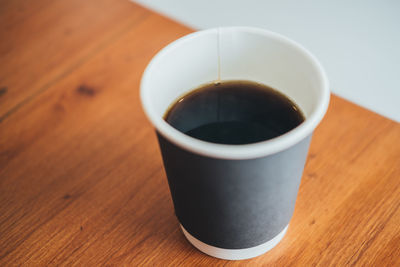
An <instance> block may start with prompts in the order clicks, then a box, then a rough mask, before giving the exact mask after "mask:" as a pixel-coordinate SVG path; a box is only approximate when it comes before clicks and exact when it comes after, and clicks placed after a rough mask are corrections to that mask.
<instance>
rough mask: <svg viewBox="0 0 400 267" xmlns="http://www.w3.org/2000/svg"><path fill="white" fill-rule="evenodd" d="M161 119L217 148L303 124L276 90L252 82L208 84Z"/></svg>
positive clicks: (297, 111)
mask: <svg viewBox="0 0 400 267" xmlns="http://www.w3.org/2000/svg"><path fill="white" fill-rule="evenodd" d="M164 119H165V120H166V121H167V122H168V123H169V124H170V125H171V126H173V127H174V128H176V129H177V130H179V131H181V132H183V133H185V134H187V135H189V136H191V137H194V138H197V139H200V140H203V141H207V142H212V143H219V144H231V145H232V144H235V145H241V144H251V143H256V142H260V141H265V140H268V139H272V138H274V137H278V136H280V135H282V134H285V133H287V132H288V131H290V130H292V129H294V128H295V127H297V126H298V125H299V124H301V123H302V122H303V121H304V116H303V114H302V112H301V110H300V108H299V107H298V106H297V105H296V104H295V103H294V102H292V101H291V100H290V99H289V98H288V97H286V96H285V95H283V94H282V93H280V92H278V91H277V90H275V89H273V88H271V87H268V86H266V85H263V84H259V83H255V82H251V81H222V82H218V83H210V84H206V85H203V86H200V87H199V88H197V89H195V90H193V91H191V92H189V93H188V94H186V95H184V96H183V97H181V98H179V99H178V100H177V101H176V102H175V103H173V104H172V105H171V107H170V108H169V109H168V110H167V112H166V114H165V116H164Z"/></svg>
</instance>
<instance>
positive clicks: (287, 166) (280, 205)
mask: <svg viewBox="0 0 400 267" xmlns="http://www.w3.org/2000/svg"><path fill="white" fill-rule="evenodd" d="M157 137H158V140H159V145H160V149H161V153H162V157H163V161H164V168H165V171H166V174H167V178H168V183H169V188H170V191H171V195H172V200H173V203H174V207H175V213H176V216H177V218H178V220H179V222H180V223H181V224H182V226H183V227H184V228H185V229H186V231H188V232H189V233H190V234H191V235H192V236H194V237H195V238H197V239H198V240H200V241H202V242H204V243H206V244H208V245H211V246H215V247H219V248H225V249H244V248H250V247H254V246H258V245H260V244H263V243H265V242H267V241H269V240H271V239H272V238H274V237H275V236H276V235H278V234H279V233H280V232H281V231H282V230H283V229H284V228H285V227H286V226H287V225H288V224H289V221H290V219H291V217H292V214H293V210H294V206H295V202H296V198H297V192H298V188H299V185H300V180H301V176H302V173H303V169H304V164H305V161H306V157H307V152H308V148H309V144H310V140H311V136H308V137H307V138H305V139H303V140H302V141H301V142H299V143H298V144H296V145H294V146H292V147H290V148H288V149H286V150H284V151H281V152H278V153H276V154H273V155H268V156H266V157H261V158H255V159H246V160H226V159H217V158H211V157H205V156H202V155H199V154H195V153H192V152H189V151H187V150H185V149H182V148H181V147H179V146H177V145H175V144H173V143H172V142H170V141H169V140H168V139H166V138H164V137H163V136H162V135H161V134H160V133H158V132H157Z"/></svg>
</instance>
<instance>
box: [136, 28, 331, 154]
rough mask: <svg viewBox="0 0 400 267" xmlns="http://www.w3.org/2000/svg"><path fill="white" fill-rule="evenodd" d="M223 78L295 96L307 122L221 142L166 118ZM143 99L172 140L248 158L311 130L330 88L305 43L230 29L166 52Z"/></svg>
mask: <svg viewBox="0 0 400 267" xmlns="http://www.w3.org/2000/svg"><path fill="white" fill-rule="evenodd" d="M219 78H220V79H221V80H251V81H255V82H260V83H263V84H266V85H269V86H271V87H273V88H275V89H276V90H278V91H280V92H282V93H284V94H285V95H286V96H288V97H289V98H290V99H292V100H293V101H294V102H295V103H296V104H297V105H298V106H299V107H300V108H301V110H302V111H303V113H304V115H305V116H306V121H305V122H304V123H302V124H301V125H300V126H299V127H297V128H296V129H294V130H292V131H290V132H288V133H287V134H284V135H282V136H280V137H277V138H274V139H271V140H268V141H265V142H260V143H256V144H249V145H219V144H211V143H207V142H204V141H200V140H197V139H194V138H191V137H188V136H186V135H184V134H183V133H180V132H179V131H177V130H175V129H174V128H173V127H171V126H170V125H168V124H167V123H166V122H165V121H164V120H163V119H162V117H163V115H164V114H165V112H166V110H167V109H168V107H169V106H170V105H171V104H172V103H173V102H174V101H175V100H177V99H178V98H179V97H180V96H182V95H184V94H185V93H187V92H188V91H191V90H192V89H194V88H196V87H198V86H199V85H201V84H204V83H209V82H212V81H215V80H218V79H219ZM141 97H142V104H143V107H144V110H145V113H146V114H147V116H148V117H149V119H150V121H151V122H152V123H153V125H154V126H155V127H156V129H157V130H158V131H159V132H160V133H161V134H163V135H164V136H165V137H166V138H168V139H169V140H170V141H172V142H174V143H175V144H177V145H179V146H181V147H183V148H186V149H189V150H191V151H192V152H195V153H199V154H203V155H206V156H212V157H217V158H229V159H244V158H253V157H260V156H265V155H268V154H271V153H275V152H278V151H280V150H283V149H285V148H287V147H289V146H291V145H293V144H295V143H297V142H299V141H301V140H302V139H303V138H305V137H306V136H308V135H309V134H311V133H312V131H313V129H314V128H315V127H316V126H317V124H318V123H319V121H320V120H321V119H322V117H323V115H324V113H325V111H326V108H327V106H328V102H329V89H328V80H327V78H326V75H325V73H324V70H323V68H322V67H321V65H320V64H319V63H318V61H317V60H316V59H315V58H314V57H313V56H312V55H311V54H310V53H309V52H308V51H307V50H306V49H304V48H303V47H302V46H300V45H299V44H297V43H295V42H293V41H291V40H289V39H287V38H285V37H283V36H281V35H278V34H276V33H272V32H269V31H266V30H262V29H256V28H248V27H228V28H217V29H210V30H205V31H200V32H195V33H193V34H190V35H187V36H185V37H183V38H181V39H178V40H177V41H175V42H173V43H171V44H170V45H168V46H167V47H165V48H164V49H163V50H161V51H160V52H159V53H158V54H157V55H156V56H155V57H154V58H153V60H152V61H151V62H150V64H149V65H148V67H147V69H146V70H145V73H144V74H143V78H142V83H141ZM282 139H283V141H282Z"/></svg>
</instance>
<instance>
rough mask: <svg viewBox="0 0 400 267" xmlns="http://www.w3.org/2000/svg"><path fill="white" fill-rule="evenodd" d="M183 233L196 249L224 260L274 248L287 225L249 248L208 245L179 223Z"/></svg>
mask: <svg viewBox="0 0 400 267" xmlns="http://www.w3.org/2000/svg"><path fill="white" fill-rule="evenodd" d="M180 227H181V229H182V232H183V234H184V235H185V237H186V239H187V240H188V241H189V242H190V243H191V244H192V245H193V246H194V247H196V248H197V249H198V250H200V251H201V252H203V253H205V254H207V255H210V256H212V257H215V258H219V259H224V260H244V259H250V258H254V257H257V256H259V255H262V254H264V253H266V252H267V251H269V250H271V249H272V248H274V247H275V246H276V245H277V244H278V243H279V242H280V241H281V240H282V238H283V237H284V236H285V234H286V231H287V229H288V227H289V225H286V227H285V228H284V229H283V230H282V231H281V232H280V233H279V234H277V235H276V236H275V237H273V238H272V239H271V240H269V241H267V242H265V243H262V244H260V245H258V246H254V247H251V248H244V249H226V248H219V247H215V246H211V245H208V244H206V243H204V242H202V241H200V240H198V239H197V238H195V237H194V236H192V235H191V234H190V233H189V232H188V231H187V230H186V229H185V228H184V227H183V226H182V224H180Z"/></svg>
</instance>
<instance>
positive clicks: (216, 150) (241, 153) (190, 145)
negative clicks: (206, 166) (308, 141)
mask: <svg viewBox="0 0 400 267" xmlns="http://www.w3.org/2000/svg"><path fill="white" fill-rule="evenodd" d="M226 28H229V29H230V30H238V31H246V32H251V33H255V34H259V35H264V36H268V37H269V38H273V39H278V40H279V41H281V42H283V43H285V44H286V45H289V46H292V47H294V48H295V49H297V50H299V51H300V52H302V53H303V54H304V55H305V56H306V58H308V60H309V62H310V63H311V64H313V65H314V66H315V69H316V70H317V71H318V73H317V74H318V76H319V77H318V79H317V80H318V87H319V88H320V89H321V93H320V94H319V99H317V100H316V103H317V105H316V107H315V109H314V111H313V112H312V113H311V114H310V115H309V116H307V118H306V120H305V121H304V122H303V123H302V124H300V125H299V126H298V127H296V128H295V129H293V130H291V131H289V132H287V133H285V134H283V135H281V136H279V137H276V138H273V139H270V140H266V141H262V142H257V143H252V144H245V145H224V144H215V143H210V142H205V141H201V140H199V139H196V138H193V137H190V136H188V135H186V134H184V133H182V132H180V131H178V130H176V129H175V128H174V127H172V126H171V125H169V124H168V123H167V122H166V121H165V120H164V119H163V118H162V117H161V116H160V115H159V114H158V112H157V111H156V110H155V109H154V108H153V106H152V104H151V101H152V98H151V96H150V94H149V93H148V92H147V91H148V90H147V89H146V88H148V84H149V79H150V72H151V69H152V65H154V64H156V63H157V61H159V60H161V59H162V57H163V56H164V55H165V54H167V53H168V52H169V51H170V50H172V49H174V48H175V47H177V46H179V45H182V44H183V43H184V42H187V41H188V40H190V39H192V38H196V37H198V36H199V35H203V34H207V33H209V32H210V31H215V30H217V29H215V28H214V29H208V30H202V31H197V32H194V33H191V34H188V35H186V36H184V37H182V38H179V39H177V40H175V41H173V42H172V43H170V44H169V45H167V46H166V47H164V48H163V49H161V50H160V51H159V52H158V53H157V54H156V55H155V56H154V57H153V58H152V60H151V61H150V63H149V64H148V65H147V67H146V69H145V71H144V73H143V76H142V79H141V83H140V97H141V103H142V106H143V110H144V112H145V114H146V116H147V117H148V119H149V120H150V122H151V123H152V124H153V126H154V127H155V128H156V130H157V131H158V132H159V133H160V134H161V135H162V136H164V137H165V138H167V139H168V140H169V141H171V142H172V143H174V144H175V145H177V146H179V147H181V148H183V149H185V150H188V151H191V152H193V153H196V154H200V155H203V156H207V157H213V158H220V159H231V160H239V159H252V158H259V157H264V156H268V155H271V154H274V153H277V152H280V151H283V150H285V149H287V148H289V147H291V146H293V145H295V144H297V143H299V142H300V141H302V140H303V139H304V138H306V137H307V136H309V135H311V134H312V132H313V131H314V129H315V128H316V127H317V125H318V124H319V122H320V121H321V120H322V118H323V116H324V115H325V113H326V110H327V108H328V105H329V98H330V92H329V82H328V78H327V76H326V73H325V71H324V69H323V67H322V65H321V64H320V63H319V61H318V60H317V59H316V57H315V56H313V55H312V54H311V53H310V52H309V51H308V50H307V49H305V48H304V47H303V46H302V45H300V44H298V43H297V42H295V41H292V40H290V39H289V38H287V37H285V36H282V35H280V34H278V33H275V32H271V31H268V30H265V29H260V28H254V27H242V26H237V27H225V29H226Z"/></svg>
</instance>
